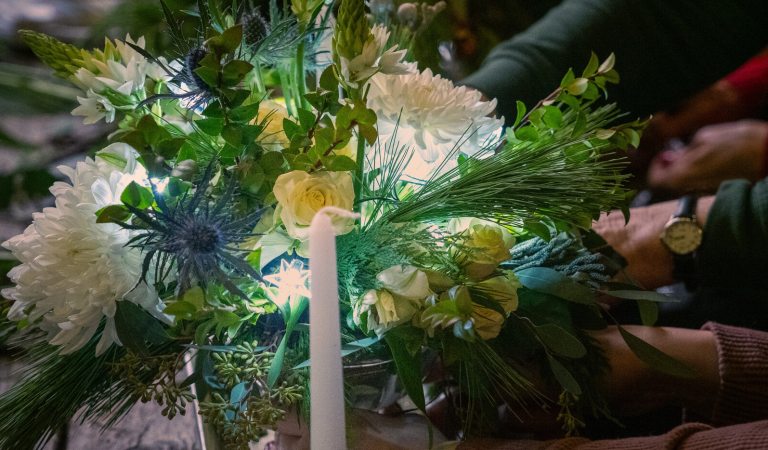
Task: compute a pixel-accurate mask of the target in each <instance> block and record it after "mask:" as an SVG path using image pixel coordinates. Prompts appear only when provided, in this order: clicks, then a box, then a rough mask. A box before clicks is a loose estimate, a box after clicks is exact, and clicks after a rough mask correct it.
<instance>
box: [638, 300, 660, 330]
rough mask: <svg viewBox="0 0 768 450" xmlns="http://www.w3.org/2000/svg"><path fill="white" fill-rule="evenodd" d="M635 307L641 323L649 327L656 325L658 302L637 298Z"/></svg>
mask: <svg viewBox="0 0 768 450" xmlns="http://www.w3.org/2000/svg"><path fill="white" fill-rule="evenodd" d="M637 309H638V311H639V312H640V320H641V321H642V323H643V325H645V326H649V327H652V326H654V325H656V321H657V320H658V319H659V305H658V303H654V302H649V301H647V300H638V301H637Z"/></svg>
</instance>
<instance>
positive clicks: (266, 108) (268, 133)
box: [256, 100, 291, 152]
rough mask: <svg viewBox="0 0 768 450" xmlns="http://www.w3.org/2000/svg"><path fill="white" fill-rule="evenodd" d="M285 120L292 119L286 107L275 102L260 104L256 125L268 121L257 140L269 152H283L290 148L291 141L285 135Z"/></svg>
mask: <svg viewBox="0 0 768 450" xmlns="http://www.w3.org/2000/svg"><path fill="white" fill-rule="evenodd" d="M283 119H290V117H289V116H288V110H287V109H285V106H283V105H281V104H280V103H277V102H275V101H273V100H262V101H261V103H259V114H258V116H256V123H262V122H264V121H266V124H265V126H264V130H263V131H262V132H261V134H260V135H259V137H257V138H256V140H257V141H258V142H259V143H260V144H261V145H262V146H263V147H264V149H265V150H267V151H275V152H279V151H282V150H283V149H284V148H288V147H289V146H290V144H291V141H290V140H288V136H286V135H285V131H284V130H283Z"/></svg>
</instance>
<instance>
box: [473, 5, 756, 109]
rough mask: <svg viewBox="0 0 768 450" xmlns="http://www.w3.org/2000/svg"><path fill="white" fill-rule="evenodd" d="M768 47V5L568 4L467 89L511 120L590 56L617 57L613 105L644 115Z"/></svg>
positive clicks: (491, 59) (503, 51) (509, 44)
mask: <svg viewBox="0 0 768 450" xmlns="http://www.w3.org/2000/svg"><path fill="white" fill-rule="evenodd" d="M766 42H768V3H767V2H764V1H761V0H733V1H697V0H681V1H675V2H669V1H666V0H566V1H565V2H563V3H562V4H561V5H560V6H558V7H556V8H553V9H552V10H551V11H550V12H549V13H548V14H547V15H546V16H545V17H544V18H543V19H541V20H540V21H539V22H537V23H536V24H534V25H533V26H531V28H529V29H528V30H526V31H525V32H523V33H520V34H519V35H517V36H515V37H514V38H512V39H510V40H508V41H505V42H504V43H502V44H500V45H499V46H497V47H496V48H495V49H494V50H493V51H492V52H491V54H490V55H489V56H488V58H487V59H486V61H485V63H484V64H483V66H482V67H481V68H480V69H479V70H478V71H477V72H476V73H474V74H472V75H470V76H469V77H468V78H466V79H465V80H464V81H463V82H464V83H465V84H468V85H470V86H473V87H475V88H477V89H479V90H480V91H482V92H484V93H485V94H486V95H488V97H492V98H498V99H499V112H500V113H501V114H503V115H504V116H505V117H506V118H507V120H508V121H509V120H512V119H514V112H513V111H514V108H515V100H521V101H523V102H524V103H526V104H527V105H528V106H529V107H530V106H532V105H533V104H535V102H537V101H538V100H540V99H542V98H544V97H545V96H546V95H547V94H548V93H549V92H551V91H552V89H553V87H556V86H558V84H559V82H560V78H561V77H562V76H563V75H564V74H565V72H566V71H567V70H568V68H569V67H573V68H574V69H578V68H581V67H583V66H584V64H585V62H586V61H587V60H588V59H589V55H590V52H591V51H595V52H596V53H597V54H598V55H599V56H600V57H602V58H605V57H606V56H607V55H608V54H609V53H611V52H614V53H615V54H616V69H617V70H618V71H619V73H620V74H621V76H622V82H621V84H620V85H619V86H616V87H615V88H612V89H611V91H610V95H611V99H612V100H616V101H617V102H618V103H619V105H620V106H621V107H622V109H623V110H625V111H630V112H631V113H632V114H633V115H646V114H650V113H652V112H654V111H657V110H660V109H665V108H666V107H668V106H671V105H673V104H675V103H677V102H678V101H679V100H681V99H683V98H686V97H688V96H690V95H691V94H693V93H694V92H696V91H698V90H700V89H702V88H704V87H705V86H707V85H709V84H711V83H712V82H714V81H715V80H717V79H719V78H721V77H722V76H723V75H725V74H726V73H728V72H729V71H730V70H732V69H734V68H736V67H738V66H739V64H740V63H742V62H744V61H745V60H747V59H748V58H749V57H750V56H752V55H754V54H755V53H757V52H758V51H759V50H760V49H761V48H762V47H763V46H764V45H765V43H766Z"/></svg>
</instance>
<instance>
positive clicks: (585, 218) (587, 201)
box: [386, 105, 626, 229]
mask: <svg viewBox="0 0 768 450" xmlns="http://www.w3.org/2000/svg"><path fill="white" fill-rule="evenodd" d="M619 116H620V114H619V112H618V111H617V109H616V107H615V106H614V105H609V106H605V107H602V108H599V109H597V110H595V111H590V112H588V113H587V114H583V115H582V114H564V115H563V124H562V126H561V128H560V129H558V130H557V132H555V133H553V134H552V135H551V136H544V137H542V138H540V139H538V140H534V141H518V142H512V143H509V144H507V147H506V148H504V149H503V150H502V151H500V152H498V153H496V154H494V155H491V156H488V153H487V152H486V153H485V154H481V155H479V156H476V157H473V158H470V159H468V160H467V161H465V162H464V164H463V165H460V166H459V167H457V168H455V169H452V170H449V171H447V172H446V173H445V174H443V175H441V176H439V177H437V178H435V179H433V180H430V181H429V182H428V183H426V184H425V185H424V186H423V187H422V188H421V190H420V191H418V192H417V193H416V195H414V196H413V197H412V198H411V199H408V200H406V201H404V202H402V203H401V204H400V205H399V207H398V208H396V209H395V210H393V211H392V212H391V213H389V214H388V215H387V216H386V219H388V220H390V221H392V222H412V221H420V222H428V221H441V220H446V219H449V218H453V217H477V218H482V219H488V220H493V221H497V222H503V223H505V224H508V225H514V226H520V227H523V226H526V225H528V226H529V225H530V224H532V223H541V222H542V221H543V220H544V218H547V219H548V221H549V222H551V224H552V225H555V226H556V228H557V229H568V228H569V227H574V228H589V226H590V224H591V221H592V219H593V218H596V217H597V216H598V215H599V213H600V212H601V211H607V210H611V209H614V208H621V207H623V206H624V203H625V198H626V193H625V191H624V190H623V189H622V188H621V187H620V185H621V182H622V181H623V180H624V179H625V178H626V176H625V175H622V174H620V170H621V169H622V168H623V167H624V165H625V164H626V161H625V159H624V158H622V157H620V156H609V155H606V153H607V152H608V151H609V150H612V149H614V148H615V145H614V144H613V143H612V142H611V141H610V139H603V138H601V137H599V136H598V134H599V132H601V131H602V130H603V127H606V126H608V124H610V123H611V122H612V121H614V120H615V119H617V118H618V117H619ZM581 118H583V120H585V124H586V126H585V127H584V131H583V132H581V133H579V134H577V135H576V136H571V135H572V134H573V131H574V129H575V128H576V127H577V126H578V127H579V128H581V125H577V122H579V121H581V120H582V119H581Z"/></svg>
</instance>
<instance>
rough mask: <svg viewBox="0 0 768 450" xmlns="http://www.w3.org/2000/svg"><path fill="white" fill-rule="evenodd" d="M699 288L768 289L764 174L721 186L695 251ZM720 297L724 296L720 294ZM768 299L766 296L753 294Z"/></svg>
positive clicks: (767, 206)
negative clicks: (756, 179)
mask: <svg viewBox="0 0 768 450" xmlns="http://www.w3.org/2000/svg"><path fill="white" fill-rule="evenodd" d="M698 268H699V271H700V278H699V279H700V280H701V287H702V288H703V289H707V290H712V291H716V292H719V293H721V294H722V295H725V296H726V297H727V296H728V295H729V293H733V294H737V293H740V292H753V293H755V295H757V294H758V293H763V294H765V293H768V178H767V179H764V180H762V181H759V182H757V183H755V184H754V185H752V184H751V183H749V182H747V181H746V180H733V181H727V182H725V183H723V184H722V185H721V186H720V189H719V190H718V192H717V197H716V199H715V203H714V204H713V205H712V208H711V209H710V212H709V216H708V218H707V223H706V226H705V228H704V239H703V242H702V245H701V247H700V248H699V252H698ZM721 301H722V302H725V301H726V300H725V299H721ZM752 301H753V302H756V303H763V304H766V303H768V299H766V298H753V299H752Z"/></svg>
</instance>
